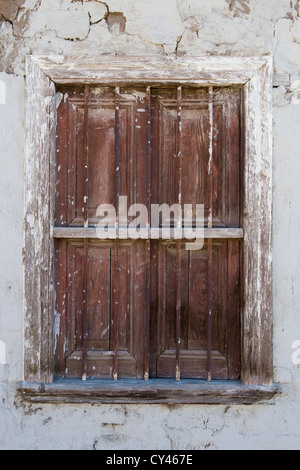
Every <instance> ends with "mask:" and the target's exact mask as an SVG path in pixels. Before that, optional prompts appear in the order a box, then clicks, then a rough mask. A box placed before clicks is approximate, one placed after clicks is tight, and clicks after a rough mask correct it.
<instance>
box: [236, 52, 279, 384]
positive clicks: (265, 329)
mask: <svg viewBox="0 0 300 470" xmlns="http://www.w3.org/2000/svg"><path fill="white" fill-rule="evenodd" d="M244 103H245V107H244V113H243V114H244V116H245V123H244V136H245V158H244V170H243V174H244V191H243V197H244V200H243V214H242V221H241V222H242V227H243V228H244V234H245V236H244V250H243V251H244V261H243V262H244V305H243V313H242V319H243V328H242V341H243V346H242V351H243V355H242V364H243V365H242V371H243V372H242V379H243V381H244V382H245V383H251V384H266V385H268V384H270V383H272V380H273V345H272V337H273V316H272V307H273V306H272V64H271V61H266V64H265V65H264V66H263V67H261V68H260V69H259V70H258V71H257V73H256V74H255V76H254V77H253V78H252V79H251V80H250V81H249V82H248V83H247V84H246V86H245V100H244Z"/></svg>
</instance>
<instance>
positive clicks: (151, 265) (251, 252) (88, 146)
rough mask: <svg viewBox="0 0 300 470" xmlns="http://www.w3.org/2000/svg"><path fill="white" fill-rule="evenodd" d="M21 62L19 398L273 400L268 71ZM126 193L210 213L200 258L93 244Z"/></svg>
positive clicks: (256, 62)
mask: <svg viewBox="0 0 300 470" xmlns="http://www.w3.org/2000/svg"><path fill="white" fill-rule="evenodd" d="M26 64H27V65H26V151H25V222H24V268H25V270H24V314H25V315H24V382H23V383H22V384H21V386H20V390H21V392H22V395H23V397H25V398H27V399H29V400H33V401H34V402H48V401H53V402H54V403H58V402H72V403H80V402H82V401H86V400H88V401H89V402H91V403H115V402H118V403H202V404H204V403H226V404H229V403H248V404H250V403H254V402H257V401H259V400H261V399H265V398H270V397H273V396H274V394H275V393H277V391H278V387H277V386H276V385H273V383H272V382H273V361H272V359H273V355H272V348H273V344H272V61H271V58H270V57H269V56H263V57H215V56H211V57H181V58H178V57H159V56H156V57H151V56H150V57H110V56H102V55H101V56H98V57H94V56H93V55H91V56H89V55H85V56H77V57H65V56H64V57H63V56H57V57H53V56H51V57H40V56H36V57H34V56H29V57H28V58H27V61H26ZM56 136H57V137H56ZM178 157H180V158H178ZM118 162H119V164H118ZM121 195H127V197H128V206H130V205H131V204H132V203H134V202H142V203H143V204H146V206H147V207H149V205H150V204H151V203H155V202H157V203H158V204H162V203H164V202H165V203H167V204H172V203H173V202H174V201H175V202H177V201H179V200H181V201H182V203H183V204H184V202H186V203H195V202H196V203H204V204H205V223H206V228H205V243H204V247H203V249H202V250H198V251H187V250H186V249H185V245H184V243H183V242H182V243H179V242H178V241H177V240H175V239H172V237H170V239H169V240H165V241H161V240H152V239H151V240H150V239H149V237H148V239H143V240H138V241H137V240H131V239H130V240H129V239H127V240H124V239H122V240H121V239H120V240H117V241H115V240H108V241H107V240H106V241H100V240H99V239H98V238H97V230H96V228H95V226H96V223H97V212H96V208H97V205H99V204H101V203H110V204H115V203H116V201H117V199H118V197H119V196H121ZM120 222H122V223H124V222H126V221H125V220H124V218H123V217H120ZM147 222H148V223H147V226H150V223H151V224H152V221H151V220H148V221H147ZM173 222H174V223H176V219H175V220H174V221H173ZM146 238H147V237H146ZM53 267H54V268H55V269H53ZM179 339H180V343H179ZM56 377H58V378H59V380H56ZM68 377H78V378H79V380H75V381H74V380H68ZM88 377H108V378H110V380H108V381H107V380H106V381H103V380H94V381H93V380H91V381H89V382H88V383H86V382H85V378H88ZM120 377H131V378H132V377H136V378H144V379H148V378H150V380H143V381H140V380H139V381H133V382H132V381H131V382H128V381H125V384H124V383H123V382H122V381H120V380H115V381H112V380H111V379H112V378H114V379H117V378H120ZM186 377H192V378H204V379H206V380H208V381H210V380H213V379H214V378H228V379H231V378H239V377H240V378H241V381H232V380H228V381H222V382H216V381H213V383H209V384H206V382H205V381H202V380H200V381H198V380H189V379H186V380H180V379H185V378H186ZM60 378H63V379H62V380H60ZM65 378H66V379H65ZM165 378H169V379H168V380H166V379H165ZM81 379H84V381H82V380H81ZM175 379H177V380H178V382H177V381H175Z"/></svg>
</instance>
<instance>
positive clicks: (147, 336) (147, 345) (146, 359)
mask: <svg viewBox="0 0 300 470" xmlns="http://www.w3.org/2000/svg"><path fill="white" fill-rule="evenodd" d="M146 115H147V210H148V222H147V228H148V229H150V218H151V88H150V86H148V87H147V89H146ZM150 261H151V243H150V238H149V234H148V239H147V240H146V291H147V294H146V295H147V308H146V320H145V353H144V379H145V380H148V379H149V365H150V364H149V361H150V309H151V264H150Z"/></svg>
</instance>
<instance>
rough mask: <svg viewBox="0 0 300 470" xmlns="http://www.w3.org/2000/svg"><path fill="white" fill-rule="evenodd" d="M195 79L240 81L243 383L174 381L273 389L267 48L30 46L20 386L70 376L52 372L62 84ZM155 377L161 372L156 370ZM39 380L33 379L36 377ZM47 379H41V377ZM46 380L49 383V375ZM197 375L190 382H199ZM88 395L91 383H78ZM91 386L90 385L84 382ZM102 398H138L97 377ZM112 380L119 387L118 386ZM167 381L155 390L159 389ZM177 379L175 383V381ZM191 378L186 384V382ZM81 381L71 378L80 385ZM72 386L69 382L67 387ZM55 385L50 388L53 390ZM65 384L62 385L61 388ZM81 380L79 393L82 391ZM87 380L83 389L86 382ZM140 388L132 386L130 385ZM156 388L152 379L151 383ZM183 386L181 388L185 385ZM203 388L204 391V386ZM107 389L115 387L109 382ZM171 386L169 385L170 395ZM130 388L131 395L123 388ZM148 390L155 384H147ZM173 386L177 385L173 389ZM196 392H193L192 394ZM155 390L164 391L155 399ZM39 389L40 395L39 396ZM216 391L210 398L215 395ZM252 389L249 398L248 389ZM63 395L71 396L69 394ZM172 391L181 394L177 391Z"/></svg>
mask: <svg viewBox="0 0 300 470" xmlns="http://www.w3.org/2000/svg"><path fill="white" fill-rule="evenodd" d="M130 83H132V84H143V83H151V84H164V85H171V84H182V85H184V84H187V85H190V84H196V85H199V86H205V87H206V86H230V85H240V86H242V87H243V97H244V99H243V105H242V107H243V110H242V112H243V115H244V116H245V118H244V119H243V122H244V125H243V127H244V129H243V133H242V134H243V136H244V138H243V140H244V142H243V153H244V155H243V168H242V173H243V185H244V188H243V210H242V228H243V230H244V240H243V271H244V272H243V286H244V289H243V290H244V292H243V302H242V313H241V317H242V325H241V338H242V344H241V353H242V376H241V383H240V384H235V386H233V385H232V384H231V385H225V384H224V385H222V386H220V384H215V385H214V384H213V383H212V385H210V386H208V385H207V384H206V385H205V386H204V385H203V384H202V385H201V384H199V385H198V384H195V383H194V385H195V387H196V388H195V390H196V391H195V390H194V389H193V392H189V389H188V385H187V384H182V383H181V384H179V385H177V388H176V387H175V385H174V384H173V385H172V386H170V387H169V396H173V394H174V387H175V388H176V390H181V392H180V393H178V394H177V395H178V397H179V396H181V397H183V396H184V397H186V398H181V399H180V398H178V399H177V400H175V401H176V402H180V401H181V402H184V403H185V402H193V403H208V402H213V403H216V402H218V399H217V398H216V397H223V398H220V402H226V400H227V401H228V400H229V401H230V402H232V400H233V401H234V399H233V396H235V397H237V396H239V397H240V400H237V401H242V402H247V400H248V398H249V397H252V398H249V400H248V401H250V402H252V401H257V400H258V399H261V398H264V397H267V396H268V397H270V396H273V395H274V393H275V388H276V387H275V388H274V386H272V384H273V344H272V331H273V321H272V60H271V57H270V56H269V55H267V56H262V57H223V56H222V57H216V56H211V57H189V58H187V57H184V58H176V57H151V56H150V57H116V56H113V57H109V56H99V57H95V56H92V57H87V56H76V57H65V56H49V57H42V56H29V57H28V58H27V65H26V152H25V224H24V226H25V230H24V234H25V235H24V237H25V239H24V246H25V261H24V267H25V269H24V273H25V276H24V282H25V287H24V310H25V328H24V329H25V343H24V381H23V383H22V386H21V388H20V389H21V391H22V393H23V395H24V396H26V397H27V398H30V397H31V399H35V400H38V398H37V397H40V400H41V401H43V400H44V401H46V400H50V397H51V396H55V397H56V400H57V399H58V398H57V396H58V395H59V396H68V395H69V393H68V392H67V390H68V386H65V385H62V384H59V385H55V383H54V382H53V349H54V337H55V332H54V324H53V318H54V315H53V299H52V298H53V295H52V293H53V242H54V239H53V224H54V203H53V195H54V190H55V184H54V167H55V137H56V85H61V84H102V85H103V84H110V85H114V86H121V85H122V84H130ZM153 380H157V379H153ZM31 384H35V385H31ZM36 384H43V385H42V388H41V387H40V385H36ZM46 384H48V385H46ZM156 384H157V385H153V382H152V383H151V384H150V385H149V384H148V385H146V384H145V385H144V387H148V388H149V387H150V388H151V387H153V386H154V387H156V388H155V391H156V392H155V393H156V394H154V395H153V396H151V398H149V400H147V399H145V402H156V401H157V402H159V403H162V402H170V401H171V399H170V398H168V387H167V388H166V389H165V388H164V387H163V385H161V384H160V383H159V382H158V381H157V382H156ZM194 385H193V384H190V385H189V386H190V387H193V386H194ZM78 387H79V388H78V390H81V391H82V394H83V395H84V394H85V396H86V395H87V393H86V390H87V388H85V389H83V387H84V385H80V384H79V385H78ZM86 387H87V385H86ZM89 387H90V389H89V390H90V396H91V397H94V398H93V399H94V400H95V397H98V400H99V401H100V402H107V401H110V400H109V398H107V397H108V396H111V397H112V398H111V400H112V401H113V400H114V396H117V395H118V394H119V395H118V396H120V397H121V396H122V397H123V398H122V399H121V398H119V402H120V401H121V402H136V401H139V402H141V401H142V400H137V399H134V392H133V394H132V395H133V398H131V399H129V395H130V393H129V392H128V387H127V392H128V393H127V395H126V392H125V391H124V390H123V392H122V386H121V385H120V384H111V387H110V388H108V389H107V388H106V389H105V387H104V389H105V390H106V392H105V391H103V390H104V389H103V388H102V389H101V390H102V391H101V392H100V391H99V390H100V388H101V387H100V388H99V384H98V385H96V384H95V385H90V386H89ZM112 387H115V394H113V393H111V390H112ZM160 387H162V390H163V392H162V393H161V395H162V396H163V397H165V399H164V398H160V399H159V398H158V397H159V396H160V394H159V393H158V391H159V390H160V389H161V388H160ZM172 387H173V388H172ZM184 387H187V388H184ZM73 389H74V387H73ZM73 389H70V390H69V391H70V394H71V391H72V390H73ZM47 390H48V393H46V391H47ZM62 390H64V392H62ZM78 390H77V396H80V393H81V392H79V391H78ZM84 390H85V391H84ZM133 390H134V389H133ZM149 390H150V389H149ZM182 390H183V391H182ZM197 390H198V391H197ZM108 391H109V392H108ZM164 394H165V395H164ZM125 395H126V396H128V400H127V399H126V396H125ZM148 395H149V396H150V395H151V393H150V391H149V393H148ZM175 395H176V393H175ZM191 395H192V396H193V397H194V398H193V399H192V400H191V398H190V397H191ZM155 396H156V397H157V400H155ZM34 397H35V398H34ZM210 397H211V398H210ZM246 397H248V398H246ZM243 400H244V401H243ZM62 401H64V400H63V399H62ZM173 401H174V400H173Z"/></svg>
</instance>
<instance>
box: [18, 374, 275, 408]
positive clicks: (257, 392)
mask: <svg viewBox="0 0 300 470" xmlns="http://www.w3.org/2000/svg"><path fill="white" fill-rule="evenodd" d="M18 393H19V394H20V396H21V398H23V399H24V400H25V401H29V402H31V403H53V404H64V403H66V404H68V403H72V404H80V403H88V404H167V405H173V404H198V405H236V404H240V405H251V404H254V403H255V404H257V403H265V402H266V401H269V400H271V399H272V398H273V397H274V396H275V395H277V394H279V393H281V391H280V387H279V386H278V385H271V386H261V385H243V384H242V383H241V382H238V381H228V382H227V381H226V382H225V381H213V382H211V383H208V382H206V381H202V380H182V381H181V382H178V383H177V382H175V381H172V380H164V379H153V380H149V381H148V382H144V381H142V380H138V381H137V380H130V379H126V380H119V381H117V382H112V381H110V380H88V381H87V382H82V381H80V380H73V379H62V380H57V381H55V382H53V383H52V384H37V383H35V384H29V383H24V382H22V383H20V384H19V387H18Z"/></svg>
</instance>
